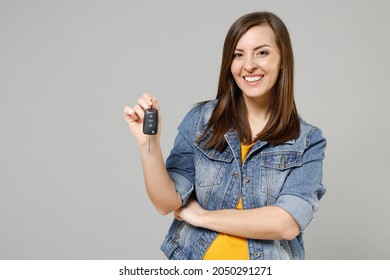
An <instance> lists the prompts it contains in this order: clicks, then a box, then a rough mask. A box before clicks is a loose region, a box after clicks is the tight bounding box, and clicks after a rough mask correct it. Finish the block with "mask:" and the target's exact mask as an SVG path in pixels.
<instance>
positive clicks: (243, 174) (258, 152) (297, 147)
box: [161, 100, 326, 260]
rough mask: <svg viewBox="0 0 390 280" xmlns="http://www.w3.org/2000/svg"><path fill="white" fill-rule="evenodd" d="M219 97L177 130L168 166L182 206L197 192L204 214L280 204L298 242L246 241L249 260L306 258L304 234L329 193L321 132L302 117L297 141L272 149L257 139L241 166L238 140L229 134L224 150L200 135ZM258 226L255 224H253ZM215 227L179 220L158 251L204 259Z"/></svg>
mask: <svg viewBox="0 0 390 280" xmlns="http://www.w3.org/2000/svg"><path fill="white" fill-rule="evenodd" d="M215 104H216V100H213V101H210V102H208V103H206V104H204V105H197V106H194V108H192V109H191V110H190V112H189V113H188V114H187V115H186V116H185V118H184V120H183V121H182V123H181V124H180V125H179V128H178V131H179V132H178V135H177V136H176V139H175V144H174V147H173V149H172V151H171V153H170V155H169V157H168V158H167V161H166V168H167V170H168V173H169V175H170V177H171V178H172V180H173V182H174V184H175V186H176V189H177V192H178V193H179V194H180V196H181V198H182V201H183V205H184V204H185V203H186V202H187V200H188V199H189V198H190V197H191V196H192V195H193V196H195V197H196V199H197V200H198V202H199V203H200V205H201V206H202V207H203V208H204V209H208V210H217V209H234V208H235V207H236V205H237V202H238V199H239V198H240V196H242V205H243V208H244V209H252V208H259V207H263V206H268V205H276V206H279V207H281V208H283V209H284V210H286V211H287V212H288V213H290V214H291V216H292V217H293V218H294V219H295V220H296V222H297V223H298V225H299V227H300V230H301V233H300V234H299V235H298V236H297V237H295V238H294V239H293V240H290V241H288V240H257V239H248V247H249V254H250V259H252V260H261V259H266V260H272V259H304V257H305V256H304V254H305V251H304V246H303V240H302V234H303V232H304V231H305V229H306V228H307V226H308V224H309V223H310V222H311V221H312V219H313V215H314V212H316V210H317V209H318V207H319V200H320V199H321V197H322V196H323V195H324V193H325V191H326V190H325V188H324V187H323V186H322V183H321V181H322V164H323V159H324V150H325V146H326V140H325V138H323V136H322V133H321V130H320V129H318V128H316V127H314V126H312V125H309V124H307V123H306V122H304V121H303V120H302V119H301V120H300V130H301V132H300V136H299V138H298V139H295V140H291V141H288V142H285V143H283V144H281V145H278V146H273V145H271V144H269V143H267V142H264V141H258V142H257V143H255V145H254V146H253V147H252V149H251V150H250V152H249V153H248V155H247V157H246V159H245V161H244V163H242V161H241V149H240V140H239V139H238V137H237V135H236V132H235V131H234V130H231V131H229V132H227V133H226V134H225V139H226V141H227V143H228V145H227V147H226V149H225V150H224V151H222V152H220V151H216V150H214V149H208V148H206V147H205V141H206V139H207V137H206V138H205V139H204V140H202V141H201V142H200V143H196V139H197V138H198V137H199V136H200V135H201V134H202V133H203V131H204V129H205V125H206V124H207V121H208V120H209V118H210V116H211V113H212V111H213V108H214V106H215ZM253 222H256V221H253ZM217 234H218V233H217V232H214V231H212V230H208V229H204V228H198V227H194V226H192V225H190V224H188V223H186V222H181V221H178V220H176V219H175V220H174V221H173V223H172V225H171V227H170V229H169V231H168V234H167V235H166V237H165V240H164V242H163V244H162V245H161V250H162V251H163V252H164V253H165V255H166V256H167V257H168V258H169V259H202V258H203V256H204V254H205V253H206V251H207V249H208V248H209V246H210V245H211V243H212V242H213V240H214V239H215V238H216V236H217Z"/></svg>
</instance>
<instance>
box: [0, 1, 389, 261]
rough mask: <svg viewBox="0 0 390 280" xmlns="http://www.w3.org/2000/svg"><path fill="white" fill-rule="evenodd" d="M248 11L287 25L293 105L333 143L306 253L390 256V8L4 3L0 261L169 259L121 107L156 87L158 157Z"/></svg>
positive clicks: (213, 78) (213, 75)
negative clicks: (159, 116)
mask: <svg viewBox="0 0 390 280" xmlns="http://www.w3.org/2000/svg"><path fill="white" fill-rule="evenodd" d="M257 10H268V11H271V12H274V13H276V14H277V15H279V16H280V17H281V18H282V19H283V21H284V22H285V24H286V25H287V27H288V29H289V31H290V35H291V38H292V42H293V48H294V53H295V60H296V101H297V105H298V109H299V112H300V114H301V115H302V116H303V117H304V118H305V119H306V120H307V121H308V122H310V123H313V124H315V125H317V126H319V127H321V128H322V129H323V132H324V135H325V136H326V138H327V139H328V148H327V150H326V160H325V167H324V172H325V173H324V174H325V177H324V184H325V186H326V188H327V189H328V192H327V194H326V196H325V197H324V199H323V200H322V203H321V207H320V210H319V211H318V212H317V214H316V217H315V220H314V221H313V223H312V224H311V225H310V227H309V229H308V230H307V232H306V233H305V241H306V251H307V258H308V259H390V253H389V251H390V250H389V249H390V241H389V238H388V237H389V236H390V226H389V222H388V221H389V219H388V217H387V216H388V213H389V210H390V206H389V203H388V201H389V195H390V189H389V177H388V174H389V173H388V172H389V170H388V165H387V164H388V160H389V155H390V153H389V143H388V140H389V138H390V135H389V130H388V128H389V125H388V121H389V120H390V118H389V117H390V116H389V110H388V104H389V99H390V98H389V93H390V91H389V83H388V80H389V78H388V75H389V68H388V67H389V64H390V56H389V49H390V39H389V32H388V26H390V19H389V17H388V11H389V4H388V2H387V1H309V0H307V1H260V0H258V1H242V0H241V1H222V0H218V1H179V0H176V1H119V0H114V1H100V0H99V1H92V0H90V1H76V0H71V1H49V0H48V1H43V0H39V1H27V0H25V1H17V0H16V1H15V0H12V1H11V0H0V94H1V95H0V96H1V100H0V127H1V132H0V133H1V137H0V164H1V166H0V259H164V258H165V257H164V256H163V254H162V253H161V252H160V250H159V247H160V244H161V241H162V239H163V237H164V236H165V233H166V231H167V229H168V227H169V225H170V222H171V219H172V216H171V215H169V216H166V217H163V216H160V215H159V214H158V213H157V211H156V210H155V209H154V208H153V207H152V205H151V203H150V201H149V200H148V197H147V195H146V192H145V190H144V186H143V178H142V173H141V167H140V161H139V154H138V151H137V149H136V145H135V141H134V139H133V137H132V136H131V134H130V132H129V130H128V128H127V125H126V123H125V121H124V119H123V107H124V106H125V105H134V104H135V103H136V101H137V99H138V98H139V97H140V96H141V95H142V94H143V93H144V92H149V93H151V94H152V95H155V96H157V97H158V99H159V101H160V104H161V114H162V116H163V123H162V131H163V134H162V148H163V152H164V157H166V156H167V155H168V153H169V151H170V149H171V147H172V144H173V139H174V137H175V134H176V127H177V125H178V124H179V122H180V121H181V119H182V117H183V116H184V114H185V113H186V112H187V111H188V110H189V108H190V107H191V105H192V104H194V103H195V102H198V101H201V100H205V99H212V98H214V96H215V93H216V88H217V80H218V72H219V66H220V62H221V51H222V45H223V40H224V38H225V35H226V33H227V30H228V28H229V27H230V25H231V24H232V23H233V22H234V21H235V20H236V19H237V18H238V17H239V16H241V15H243V14H245V13H248V12H252V11H257ZM151 176H153V174H151Z"/></svg>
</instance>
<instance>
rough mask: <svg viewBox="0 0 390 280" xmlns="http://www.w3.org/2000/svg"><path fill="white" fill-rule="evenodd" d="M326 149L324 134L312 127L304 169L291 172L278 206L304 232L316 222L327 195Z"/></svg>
mask: <svg viewBox="0 0 390 280" xmlns="http://www.w3.org/2000/svg"><path fill="white" fill-rule="evenodd" d="M325 147H326V139H325V138H324V137H323V136H322V132H321V130H320V129H318V128H315V127H313V128H312V129H311V130H310V131H309V133H308V137H307V142H306V149H305V151H304V153H303V156H302V165H301V166H299V167H296V168H294V169H293V170H292V171H291V172H290V174H289V176H288V177H287V178H286V181H285V183H284V186H283V189H282V191H281V192H280V194H279V196H278V198H277V201H276V203H275V205H276V206H279V207H281V208H283V209H284V210H286V211H287V212H288V213H290V215H291V216H292V217H293V218H294V219H295V221H296V222H297V223H298V225H299V227H300V230H301V232H304V231H305V229H306V228H307V226H308V225H309V223H310V222H311V221H312V220H313V216H314V213H315V212H316V211H317V210H318V208H319V201H320V199H321V198H322V196H323V195H324V194H325V192H326V189H325V188H324V187H323V185H322V176H323V175H322V173H323V159H324V157H325V154H324V151H325Z"/></svg>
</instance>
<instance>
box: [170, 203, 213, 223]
mask: <svg viewBox="0 0 390 280" xmlns="http://www.w3.org/2000/svg"><path fill="white" fill-rule="evenodd" d="M206 212H207V210H204V209H203V208H202V207H201V206H200V205H199V203H198V202H197V201H196V200H195V199H190V200H189V201H188V202H187V204H186V205H184V206H182V207H181V208H179V209H177V210H176V211H175V213H174V217H175V218H176V219H178V220H179V221H186V222H187V223H189V224H191V225H193V226H196V227H197V226H200V222H201V217H202V215H204V214H205V213H206Z"/></svg>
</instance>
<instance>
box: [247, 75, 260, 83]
mask: <svg viewBox="0 0 390 280" xmlns="http://www.w3.org/2000/svg"><path fill="white" fill-rule="evenodd" d="M261 78H262V76H255V77H244V79H245V81H247V82H257V81H260V80H261Z"/></svg>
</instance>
